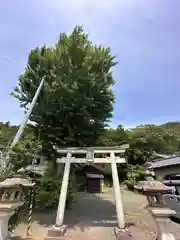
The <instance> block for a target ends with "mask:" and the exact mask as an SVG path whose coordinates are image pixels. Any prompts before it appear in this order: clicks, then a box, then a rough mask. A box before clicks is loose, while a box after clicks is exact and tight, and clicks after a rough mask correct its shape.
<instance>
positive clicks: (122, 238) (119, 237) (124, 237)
mask: <svg viewBox="0 0 180 240" xmlns="http://www.w3.org/2000/svg"><path fill="white" fill-rule="evenodd" d="M114 235H115V239H116V240H133V239H134V238H133V236H132V233H131V232H130V231H129V230H128V229H127V228H125V229H120V228H118V227H117V228H115V229H114Z"/></svg>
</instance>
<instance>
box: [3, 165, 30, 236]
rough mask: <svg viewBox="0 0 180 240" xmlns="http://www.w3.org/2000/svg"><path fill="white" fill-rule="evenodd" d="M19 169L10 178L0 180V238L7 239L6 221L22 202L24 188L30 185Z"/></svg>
mask: <svg viewBox="0 0 180 240" xmlns="http://www.w3.org/2000/svg"><path fill="white" fill-rule="evenodd" d="M33 185H34V184H33V183H31V182H30V181H29V180H28V179H27V178H26V177H25V175H24V172H23V169H20V170H19V171H18V172H17V174H16V175H15V176H14V177H12V178H7V179H6V180H4V181H3V182H0V240H7V239H8V222H9V219H10V217H11V216H12V215H13V214H14V212H15V210H16V209H18V208H19V207H21V206H22V205H23V204H24V188H27V187H28V188H29V187H32V186H33Z"/></svg>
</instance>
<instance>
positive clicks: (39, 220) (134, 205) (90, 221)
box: [16, 189, 180, 240]
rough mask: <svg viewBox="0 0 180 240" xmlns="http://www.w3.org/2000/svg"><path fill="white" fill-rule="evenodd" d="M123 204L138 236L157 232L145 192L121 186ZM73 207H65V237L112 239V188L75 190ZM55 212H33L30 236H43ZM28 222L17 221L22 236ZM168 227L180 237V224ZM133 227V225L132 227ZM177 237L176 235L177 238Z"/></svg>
mask: <svg viewBox="0 0 180 240" xmlns="http://www.w3.org/2000/svg"><path fill="white" fill-rule="evenodd" d="M122 196H123V205H124V212H125V218H126V220H128V221H133V222H135V224H136V226H137V229H138V231H137V233H138V236H137V237H138V240H144V239H146V240H152V239H153V238H154V236H155V233H156V226H155V224H154V221H153V219H152V217H151V216H150V215H149V213H148V212H147V211H146V210H145V206H146V205H147V202H146V199H145V197H144V196H141V195H138V194H134V193H132V192H129V191H126V190H123V191H122ZM72 209H73V210H72V211H67V212H66V215H65V223H66V224H67V225H68V234H67V236H66V237H65V239H73V240H84V239H85V240H102V239H103V240H111V239H113V234H112V233H113V229H114V227H116V226H117V222H116V213H115V205H114V200H113V191H112V189H106V191H105V192H104V193H103V194H96V195H88V194H85V193H78V194H77V199H76V202H74V204H73V206H72ZM54 221H55V214H53V213H52V214H47V213H44V214H35V215H34V216H33V236H34V238H35V239H37V240H43V239H44V237H45V236H46V234H47V228H48V227H49V226H51V225H53V224H54ZM26 226H27V224H26V223H23V224H20V225H19V227H18V228H17V230H16V233H17V234H18V235H21V236H24V235H25V229H26ZM170 228H171V230H172V231H173V232H175V233H176V234H177V237H179V236H178V235H179V233H180V226H179V225H178V224H175V223H172V224H171V226H170ZM132 230H133V229H132ZM178 239H179V240H180V238H177V239H176V240H178Z"/></svg>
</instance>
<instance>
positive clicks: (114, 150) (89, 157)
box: [56, 144, 129, 163]
mask: <svg viewBox="0 0 180 240" xmlns="http://www.w3.org/2000/svg"><path fill="white" fill-rule="evenodd" d="M128 148H129V144H124V145H121V146H115V147H89V148H78V147H70V148H63V149H56V151H57V152H58V153H61V154H62V153H66V154H67V156H66V157H62V158H58V159H57V162H58V163H65V162H67V160H69V161H70V162H71V163H88V162H94V163H110V162H111V158H112V154H113V155H114V160H116V163H125V162H126V161H125V158H124V157H115V154H119V153H124V152H125V151H126V149H128ZM96 153H99V154H110V155H111V157H98V158H96V157H94V154H96ZM72 154H86V158H76V157H74V156H72ZM68 156H69V157H68Z"/></svg>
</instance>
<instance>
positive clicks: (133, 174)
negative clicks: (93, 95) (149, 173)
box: [124, 165, 145, 190]
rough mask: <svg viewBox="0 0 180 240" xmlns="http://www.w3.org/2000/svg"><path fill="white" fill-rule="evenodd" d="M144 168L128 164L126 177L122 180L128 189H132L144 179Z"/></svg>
mask: <svg viewBox="0 0 180 240" xmlns="http://www.w3.org/2000/svg"><path fill="white" fill-rule="evenodd" d="M144 173H145V170H144V168H143V167H142V166H140V165H135V166H132V165H128V172H127V179H126V180H125V181H124V183H125V184H126V186H127V188H128V189H129V190H134V186H135V185H136V184H137V183H138V182H139V181H143V180H144Z"/></svg>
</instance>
